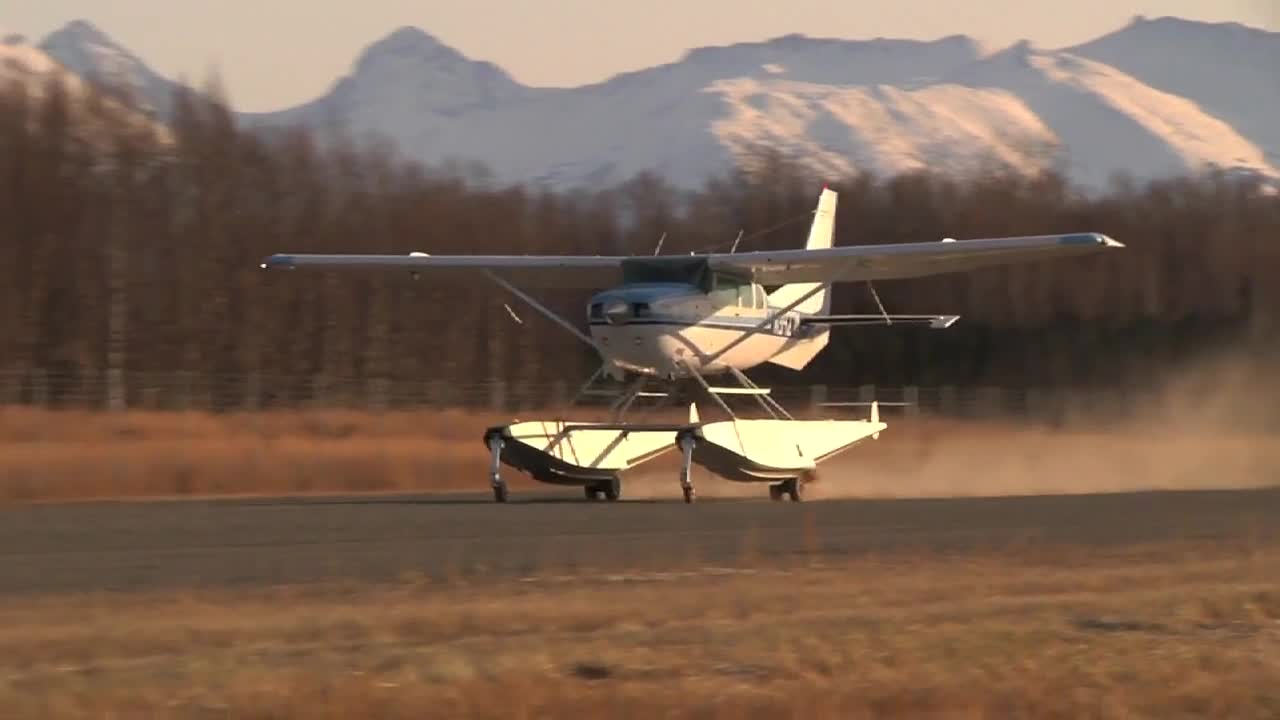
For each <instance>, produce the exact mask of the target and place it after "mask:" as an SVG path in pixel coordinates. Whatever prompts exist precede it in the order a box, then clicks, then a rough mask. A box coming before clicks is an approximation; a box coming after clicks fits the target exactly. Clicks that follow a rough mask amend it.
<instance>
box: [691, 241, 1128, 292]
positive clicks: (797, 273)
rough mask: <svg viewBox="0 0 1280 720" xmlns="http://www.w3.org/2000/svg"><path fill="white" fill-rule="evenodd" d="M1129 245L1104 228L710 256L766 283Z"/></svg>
mask: <svg viewBox="0 0 1280 720" xmlns="http://www.w3.org/2000/svg"><path fill="white" fill-rule="evenodd" d="M1122 247H1124V245H1122V244H1121V243H1118V242H1116V241H1115V240H1112V239H1111V238H1109V237H1107V236H1106V235H1103V234H1101V233H1093V232H1085V233H1071V234H1066V235H1027V236H1015V237H1001V238H984V239H979V240H947V241H942V242H915V243H900V244H892V245H845V246H842V247H832V248H820V249H815V250H759V251H755V252H746V253H737V254H729V253H718V254H715V255H709V256H707V258H708V261H709V262H710V264H711V269H713V270H720V271H727V272H731V273H734V274H736V275H739V276H741V277H750V278H751V279H753V280H754V281H755V282H758V283H760V284H761V285H785V284H787V283H804V282H835V283H839V282H861V281H865V280H894V279H900V278H913V277H922V276H925V275H941V274H943V273H953V272H963V271H968V270H976V269H978V268H983V267H993V266H997V265H1008V264H1011V263H1019V262H1032V261H1036V260H1052V259H1057V258H1066V257H1074V256H1078V255H1088V254H1091V253H1095V252H1099V251H1105V250H1111V249H1115V248H1122Z"/></svg>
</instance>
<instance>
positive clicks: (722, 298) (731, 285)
mask: <svg viewBox="0 0 1280 720" xmlns="http://www.w3.org/2000/svg"><path fill="white" fill-rule="evenodd" d="M744 286H745V288H746V291H747V296H746V297H747V298H748V300H749V299H750V297H751V295H750V293H751V285H750V283H743V282H742V281H741V280H739V279H737V278H735V277H733V276H732V275H723V274H720V273H716V275H715V285H714V286H713V287H712V289H711V292H709V293H707V295H708V297H710V299H711V302H712V304H713V305H715V306H716V307H728V306H733V305H741V304H742V303H741V299H742V289H743V287H744ZM748 304H749V303H748Z"/></svg>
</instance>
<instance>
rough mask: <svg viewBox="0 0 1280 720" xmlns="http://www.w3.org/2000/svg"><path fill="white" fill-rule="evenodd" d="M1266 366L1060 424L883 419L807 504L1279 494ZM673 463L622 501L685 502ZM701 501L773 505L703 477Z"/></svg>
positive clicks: (1215, 373) (1278, 396) (1157, 392)
mask: <svg viewBox="0 0 1280 720" xmlns="http://www.w3.org/2000/svg"><path fill="white" fill-rule="evenodd" d="M1271 366H1272V363H1271V362H1269V361H1267V360H1265V359H1263V358H1253V357H1219V358H1216V359H1213V360H1206V361H1201V362H1199V363H1196V364H1195V365H1193V366H1188V367H1185V368H1182V369H1180V370H1178V371H1176V372H1173V373H1171V374H1170V375H1168V376H1167V377H1166V378H1164V379H1163V380H1161V381H1160V382H1158V383H1156V384H1155V389H1154V390H1153V391H1150V392H1146V393H1143V394H1141V395H1140V397H1141V398H1142V399H1140V400H1136V401H1133V402H1132V403H1129V404H1127V405H1125V406H1123V407H1116V408H1114V409H1112V410H1110V411H1107V412H1098V411H1096V410H1095V411H1093V412H1089V411H1085V410H1083V409H1077V410H1073V411H1070V412H1067V413H1066V414H1065V415H1063V416H1061V417H1059V418H1058V419H1057V422H1056V423H1054V424H1049V423H1044V422H1037V423H1032V422H1016V421H1010V420H1000V421H994V420H991V421H978V420H972V421H970V420H958V419H942V418H936V417H916V418H907V417H894V416H886V417H885V420H886V422H887V423H888V424H889V428H888V430H887V431H885V432H884V433H882V434H881V436H880V439H879V440H867V441H865V442H864V443H862V444H860V445H857V446H855V447H853V448H851V449H849V450H848V451H846V452H845V453H843V454H841V455H840V456H838V457H835V458H832V459H830V460H828V461H826V462H824V463H822V464H821V465H820V466H819V473H818V476H817V478H816V480H815V481H814V482H812V483H810V484H809V485H808V486H807V490H806V493H807V497H808V498H809V499H823V498H860V497H861V498H912V497H959V496H995V495H1040V494H1073V493H1102V492H1128V491H1141V490H1180V489H1215V488H1219V489H1226V488H1248V487H1260V486H1268V485H1276V484H1280V381H1277V378H1275V377H1274V376H1272V375H1271V374H1270V373H1269V372H1267V368H1268V367H1271ZM678 471H679V468H678V458H677V457H675V456H674V453H669V454H668V455H666V456H664V457H662V458H659V459H657V460H655V461H653V462H652V463H650V464H647V465H645V466H643V467H642V468H638V469H637V470H636V471H634V472H633V473H632V474H630V475H628V477H627V479H626V489H625V491H624V492H625V497H628V498H631V499H640V498H648V497H654V498H670V497H673V496H678V494H679V485H678V481H677V477H678ZM694 472H695V477H694V479H695V483H696V484H697V487H698V493H699V496H700V497H707V498H714V497H767V495H768V492H767V488H766V486H765V485H764V484H746V483H734V482H730V481H728V480H725V479H723V478H719V477H716V476H714V475H712V474H711V473H709V472H708V471H706V470H704V469H702V468H697V467H696V466H695V470H694Z"/></svg>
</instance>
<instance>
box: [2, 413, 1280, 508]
mask: <svg viewBox="0 0 1280 720" xmlns="http://www.w3.org/2000/svg"><path fill="white" fill-rule="evenodd" d="M886 420H887V421H888V422H889V429H888V430H887V431H886V432H885V433H883V434H882V436H881V439H880V440H878V441H874V442H869V443H866V444H864V445H860V446H858V447H856V448H854V449H852V450H850V451H849V452H847V453H846V454H844V455H842V456H840V457H839V458H837V459H835V460H833V461H832V462H830V463H827V464H825V465H824V466H823V472H822V478H821V481H820V482H819V483H817V484H816V485H815V486H814V491H813V495H814V497H819V498H820V497H823V496H824V495H825V496H826V497H837V496H857V497H873V496H874V497H904V496H954V495H1003V494H1038V493H1076V492H1103V491H1116V490H1139V489H1183V488H1218V487H1248V486H1257V485H1267V484H1274V483H1275V482H1277V481H1280V476H1277V471H1276V468H1280V442H1276V441H1275V437H1274V435H1267V434H1262V433H1259V432H1256V431H1253V432H1230V433H1227V432H1220V431H1217V430H1207V429H1206V428H1204V427H1203V426H1197V425H1195V424H1189V425H1174V424H1169V423H1160V424H1158V425H1156V424H1147V423H1135V424H1128V425H1125V426H1123V427H1120V428H1115V427H1110V428H1105V429H1104V428H1099V427H1094V426H1092V425H1090V424H1089V423H1078V424H1074V425H1073V426H1071V427H1067V428H1057V429H1051V428H1046V427H1041V426H1032V425H1018V424H1014V423H1011V422H985V423H979V422H961V421H954V420H940V419H929V418H917V419H910V420H908V419H899V418H896V417H893V416H886ZM501 421H502V418H500V417H498V416H496V415H493V414H482V413H473V412H464V411H418V412H390V413H384V414H374V413H368V412H354V411H306V412H301V411H293V412H269V413H253V414H249V413H246V414H210V413H195V412H191V413H178V412H156V411H128V412H124V413H119V414H108V413H96V412H87V411H45V410H34V409H28V408H4V409H0V502H24V501H57V500H81V499H90V498H141V497H167V496H191V495H246V494H252V495H274V494H298V493H337V492H408V491H432V490H459V489H471V490H481V491H483V490H484V489H485V487H486V485H485V482H486V481H485V477H486V472H487V471H486V464H487V453H486V451H485V449H484V446H483V444H482V443H481V440H480V437H481V435H482V433H483V429H484V428H485V427H486V425H488V424H494V423H497V422H501ZM675 473H676V458H675V455H674V453H671V454H668V455H667V456H664V457H662V458H659V459H658V460H657V461H655V462H654V463H651V464H650V465H647V466H644V467H642V468H641V469H639V470H638V471H636V472H635V473H634V475H633V476H632V477H631V478H630V479H629V480H628V481H627V489H626V491H625V492H626V494H627V496H629V497H643V496H654V495H661V496H665V495H669V494H670V493H671V490H672V488H673V487H674V484H673V483H674V480H673V478H674V477H675ZM507 474H508V476H509V477H510V478H511V479H512V480H514V481H515V483H516V487H517V489H520V488H522V487H523V488H528V487H532V485H533V484H534V483H532V481H523V482H522V477H523V476H520V475H517V474H516V473H515V472H514V471H510V470H508V472H507ZM700 491H705V492H706V493H707V494H708V495H709V496H714V495H716V494H721V495H726V494H728V495H732V494H741V493H754V494H757V495H758V494H759V488H754V487H740V486H736V485H733V484H731V483H727V482H711V483H709V484H708V483H706V482H703V486H702V488H701V489H700Z"/></svg>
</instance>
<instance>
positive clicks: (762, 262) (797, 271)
mask: <svg viewBox="0 0 1280 720" xmlns="http://www.w3.org/2000/svg"><path fill="white" fill-rule="evenodd" d="M1120 247H1124V245H1122V244H1120V243H1118V242H1116V241H1115V240H1112V239H1111V238H1109V237H1107V236H1106V235H1102V234H1100V233H1074V234H1068V235H1033V236H1022V237H1003V238H988V239H979V240H959V241H943V242H923V243H902V244H892V245H853V246H845V247H833V248H822V249H813V250H806V249H798V250H763V251H757V252H743V253H733V254H731V253H715V254H708V255H692V256H690V255H660V256H656V257H654V256H646V257H643V258H641V257H622V256H601V255H427V254H425V253H413V254H411V255H312V254H290V253H283V254H277V255H272V256H270V257H268V258H266V259H265V260H264V261H263V263H262V267H263V268H287V269H293V268H306V267H319V268H331V269H338V268H350V269H395V270H404V271H407V272H413V273H421V274H428V273H438V272H439V273H443V272H454V273H458V272H464V273H465V272H472V273H475V272H482V271H489V272H492V273H494V274H495V275H498V276H500V277H502V278H504V279H507V280H510V281H512V282H515V283H518V284H520V285H524V286H526V287H558V288H603V287H609V286H611V285H617V284H619V283H621V282H623V280H624V272H623V270H624V266H629V267H635V268H637V269H638V270H640V269H643V271H644V272H646V273H649V274H652V272H653V271H659V270H661V269H662V268H663V267H664V266H666V267H669V268H670V269H671V270H672V271H673V272H676V273H677V274H679V275H680V276H682V277H688V278H693V277H695V276H696V275H697V273H696V272H694V270H695V266H700V267H709V268H710V269H711V270H713V271H720V272H726V273H730V274H733V275H735V276H738V277H742V278H744V279H745V278H751V279H752V280H754V281H755V282H758V283H760V284H762V285H784V284H787V283H797V282H860V281H865V280H889V279H895V278H912V277H921V276H924V275H936V274H941V273H951V272H962V271H966V270H973V269H976V268H981V267H989V266H993V265H1006V264H1010V263H1016V262H1029V261H1034V260H1049V259H1055V258H1063V257H1072V256H1077V255H1086V254H1090V253H1094V252H1098V251H1102V250H1106V249H1109V248H1120Z"/></svg>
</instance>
